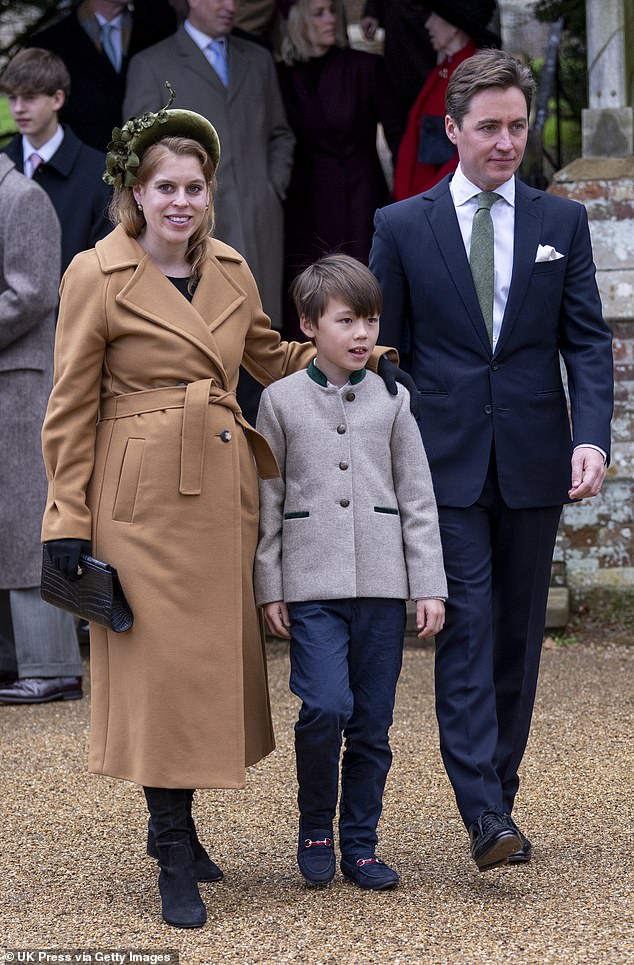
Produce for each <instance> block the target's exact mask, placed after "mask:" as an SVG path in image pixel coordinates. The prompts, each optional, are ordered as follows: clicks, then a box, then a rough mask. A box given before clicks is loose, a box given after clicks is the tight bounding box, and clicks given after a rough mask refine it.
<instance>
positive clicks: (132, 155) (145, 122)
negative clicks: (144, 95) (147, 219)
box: [102, 80, 176, 188]
mask: <svg viewBox="0 0 634 965" xmlns="http://www.w3.org/2000/svg"><path fill="white" fill-rule="evenodd" d="M165 86H166V87H167V89H168V91H169V99H168V101H167V104H165V106H164V107H162V108H161V109H160V111H157V112H156V113H154V112H153V111H146V112H145V114H141V116H140V117H131V118H130V120H128V121H126V122H125V124H124V125H123V127H115V128H114V129H113V131H112V140H111V141H110V143H109V144H108V149H107V154H106V170H105V172H104V173H103V175H102V179H103V180H104V181H105V182H106V184H110V185H112V186H113V187H115V188H122V187H126V188H129V187H132V185H133V184H137V171H138V168H139V164H140V163H141V160H140V158H139V155H138V154H137V152H136V150H135V147H136V145H135V141H136V139H137V138H138V136H139V134H141V133H142V132H143V131H146V130H148V129H149V128H151V127H154V125H155V124H164V123H165V122H166V121H167V120H168V114H167V112H168V110H169V109H170V107H171V106H172V102H173V100H174V97H175V96H176V95H175V93H174V89H173V87H172V85H171V84H170V83H169V81H167V80H166V81H165ZM159 136H160V134H157V137H156V140H158V138H159ZM150 143H153V142H150ZM146 146H148V145H146Z"/></svg>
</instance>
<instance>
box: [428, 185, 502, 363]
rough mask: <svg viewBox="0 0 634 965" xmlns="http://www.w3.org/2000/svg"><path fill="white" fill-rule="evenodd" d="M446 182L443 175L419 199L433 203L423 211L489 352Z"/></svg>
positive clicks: (470, 316) (453, 279)
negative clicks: (442, 178) (442, 177)
mask: <svg viewBox="0 0 634 965" xmlns="http://www.w3.org/2000/svg"><path fill="white" fill-rule="evenodd" d="M449 182H450V179H449V178H447V179H446V180H445V181H441V182H440V184H438V185H435V187H433V188H432V189H431V190H430V191H426V192H425V193H424V194H423V198H425V199H427V200H430V201H433V204H431V205H430V204H426V205H425V211H426V214H427V218H428V220H429V224H430V226H431V229H432V231H433V233H434V236H435V238H436V241H437V243H438V247H439V248H440V252H441V255H442V257H443V259H444V261H445V264H446V266H447V271H448V272H449V274H450V276H451V279H452V281H453V283H454V285H455V286H456V288H457V290H458V293H459V295H460V297H461V299H462V301H463V303H464V306H465V309H466V311H467V314H468V316H469V318H470V319H471V322H472V323H473V327H474V329H475V331H476V334H477V336H478V339H479V340H480V342H481V343H482V345H483V347H484V348H485V349H486V351H487V352H488V353H489V354H491V345H490V343H489V336H488V335H487V331H486V326H485V324H484V318H483V317H482V312H481V310H480V303H479V302H478V296H477V295H476V290H475V287H474V284H473V276H472V275H471V268H470V267H469V260H468V258H467V253H466V251H465V247H464V241H463V240H462V234H461V232H460V226H459V224H458V219H457V217H456V209H455V207H454V203H453V198H452V197H451V193H450V191H449Z"/></svg>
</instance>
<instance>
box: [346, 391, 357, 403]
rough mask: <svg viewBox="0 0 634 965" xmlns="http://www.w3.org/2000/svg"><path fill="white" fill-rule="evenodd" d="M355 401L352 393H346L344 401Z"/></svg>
mask: <svg viewBox="0 0 634 965" xmlns="http://www.w3.org/2000/svg"><path fill="white" fill-rule="evenodd" d="M355 399H356V395H355V394H354V392H346V400H347V401H348V402H354V400H355Z"/></svg>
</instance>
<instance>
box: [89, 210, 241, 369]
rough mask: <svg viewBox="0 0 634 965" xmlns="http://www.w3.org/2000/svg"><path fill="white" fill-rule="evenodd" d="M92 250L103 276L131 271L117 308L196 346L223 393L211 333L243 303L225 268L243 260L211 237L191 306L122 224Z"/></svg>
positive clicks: (119, 297) (239, 289)
mask: <svg viewBox="0 0 634 965" xmlns="http://www.w3.org/2000/svg"><path fill="white" fill-rule="evenodd" d="M95 250H96V252H97V257H98V259H99V264H100V267H101V270H102V271H103V272H104V274H114V273H116V272H119V271H123V270H125V269H133V273H132V275H131V277H130V278H129V279H128V280H127V281H126V282H125V283H124V284H123V286H122V287H121V290H120V291H119V292H118V293H117V295H116V301H117V303H118V304H120V305H122V306H124V307H125V308H128V309H129V310H130V311H132V312H134V313H135V314H137V315H140V316H142V317H144V318H146V319H148V321H151V322H154V323H155V324H156V325H160V326H161V327H163V328H166V329H168V330H169V331H171V332H175V333H176V334H179V335H181V336H183V337H184V338H186V339H188V340H189V341H190V342H192V343H193V344H194V345H196V346H197V347H198V348H199V349H200V350H201V351H202V352H204V353H205V354H206V355H207V356H208V357H209V358H210V359H211V360H212V361H213V362H214V365H215V367H216V368H217V369H218V372H219V373H220V374H221V378H222V381H223V383H224V385H225V388H226V387H228V381H227V376H226V373H225V370H224V366H223V363H222V358H221V354H220V352H219V349H218V345H217V342H216V339H215V338H214V336H213V332H214V330H215V329H217V328H218V326H219V325H221V324H222V323H223V322H224V321H225V319H226V318H227V317H228V316H229V315H231V313H232V312H234V311H235V310H236V309H237V308H238V307H239V306H240V305H241V304H242V302H243V301H244V300H245V298H246V295H245V293H244V291H243V290H242V289H241V288H240V287H239V286H238V285H237V284H236V283H235V282H234V281H233V279H232V278H231V276H230V274H229V272H228V271H227V264H228V263H230V262H233V263H237V264H241V263H242V261H243V259H242V257H241V256H240V255H239V254H238V253H237V252H235V251H234V250H233V249H232V248H229V246H228V245H224V244H223V243H222V242H220V241H216V240H215V239H211V238H210V239H209V241H208V257H207V259H206V260H205V263H204V265H203V270H202V275H201V278H200V282H199V284H198V287H197V288H196V291H195V293H194V297H193V299H192V301H191V303H190V302H188V301H187V300H186V299H184V298H183V296H182V295H181V294H180V292H179V291H178V290H177V289H176V287H175V286H174V285H173V284H172V283H171V282H170V281H169V280H168V279H167V278H166V277H165V276H164V275H163V274H162V272H161V271H160V270H159V269H158V268H157V267H156V265H155V264H154V262H153V261H152V258H151V257H150V256H149V255H148V254H147V253H146V252H145V251H144V250H143V248H142V247H141V246H140V245H139V243H138V242H137V241H136V240H135V239H134V238H132V237H131V236H130V235H128V233H127V232H126V230H125V228H123V226H122V225H118V226H117V227H116V228H115V229H114V231H112V232H111V233H110V234H109V235H106V237H105V238H103V239H102V240H101V241H99V242H97V245H96V246H95Z"/></svg>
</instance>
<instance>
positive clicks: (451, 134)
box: [445, 114, 458, 144]
mask: <svg viewBox="0 0 634 965" xmlns="http://www.w3.org/2000/svg"><path fill="white" fill-rule="evenodd" d="M457 130H458V125H457V124H456V122H455V121H454V119H453V117H452V116H451V114H445V134H446V135H447V137H448V138H449V140H450V141H451V143H452V144H455V143H456V131H457Z"/></svg>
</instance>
